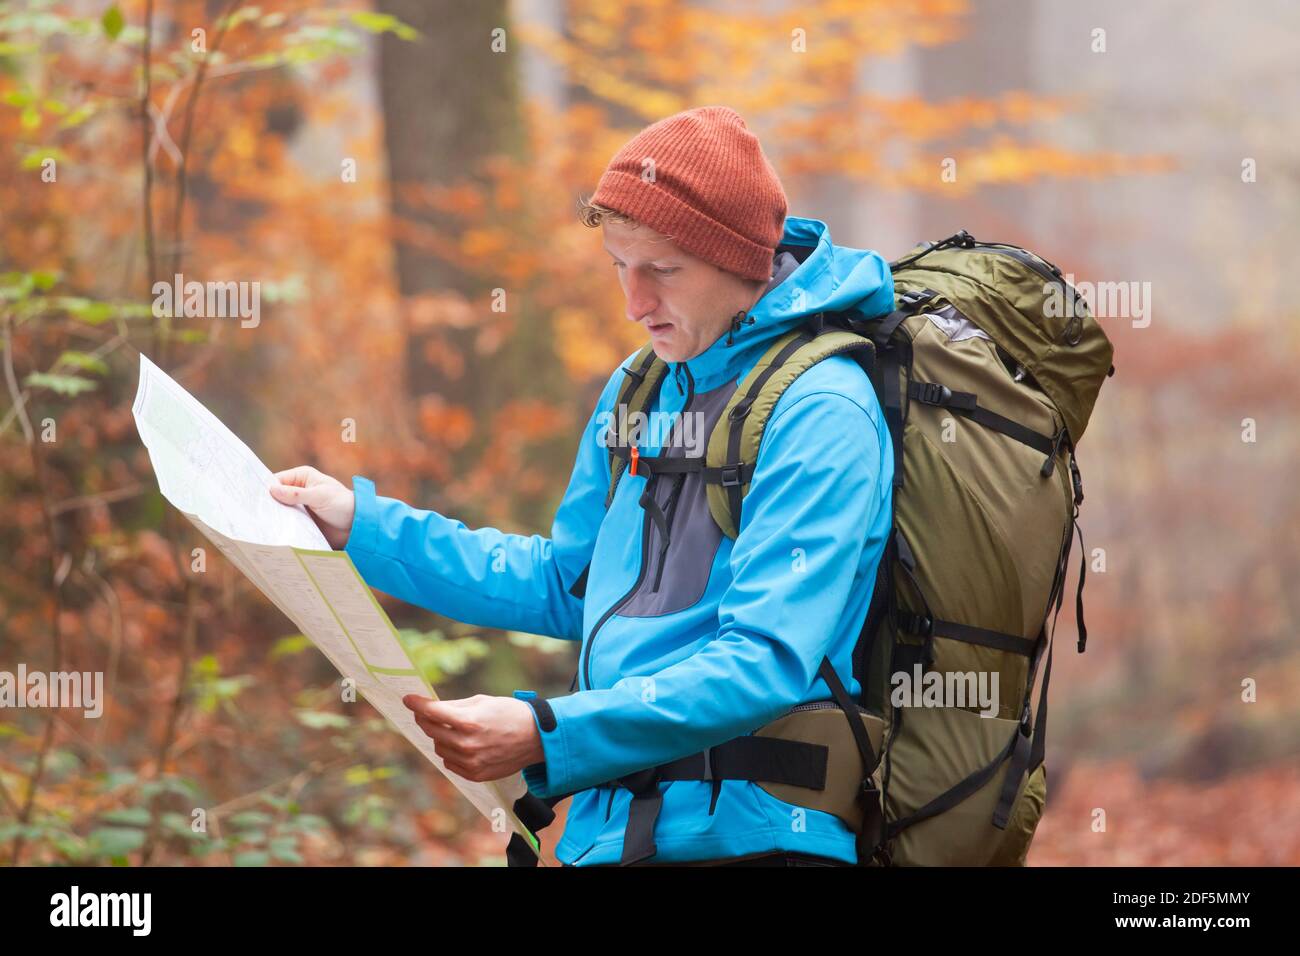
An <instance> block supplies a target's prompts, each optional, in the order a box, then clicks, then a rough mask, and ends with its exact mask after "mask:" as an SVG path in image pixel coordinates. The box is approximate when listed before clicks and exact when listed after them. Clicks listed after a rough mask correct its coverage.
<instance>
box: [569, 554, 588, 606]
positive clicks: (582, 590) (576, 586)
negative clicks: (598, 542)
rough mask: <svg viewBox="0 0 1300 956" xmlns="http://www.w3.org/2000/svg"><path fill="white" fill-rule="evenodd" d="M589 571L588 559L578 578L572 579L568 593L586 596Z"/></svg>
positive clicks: (578, 596) (580, 596)
mask: <svg viewBox="0 0 1300 956" xmlns="http://www.w3.org/2000/svg"><path fill="white" fill-rule="evenodd" d="M590 571H591V562H590V561H588V562H587V566H586V567H585V568H583V569H582V573H581V574H579V575H578V580H576V581H574V582H573V587H571V588H569V593H570V594H572V595H573V596H574V597H576V598H585V597H586V596H587V574H588V573H589V572H590Z"/></svg>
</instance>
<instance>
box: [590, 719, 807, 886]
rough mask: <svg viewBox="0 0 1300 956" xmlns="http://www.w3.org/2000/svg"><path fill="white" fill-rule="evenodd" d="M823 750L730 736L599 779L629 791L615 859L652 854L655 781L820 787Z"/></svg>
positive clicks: (624, 862) (659, 797)
mask: <svg viewBox="0 0 1300 956" xmlns="http://www.w3.org/2000/svg"><path fill="white" fill-rule="evenodd" d="M829 756H830V752H829V750H828V749H827V748H826V747H825V746H822V745H821V744H810V743H805V742H803V741H799V740H782V739H780V738H777V737H755V736H745V737H735V738H733V739H731V740H728V741H726V742H725V743H721V744H718V745H717V746H716V747H710V748H709V749H708V750H706V751H703V752H702V753H697V754H691V755H690V756H688V757H682V758H681V759H679V760H674V761H671V762H670V763H665V764H660V765H659V766H657V767H650V768H648V769H646V770H639V771H637V772H636V773H633V774H628V775H627V776H625V777H620V778H618V779H617V780H611V781H609V782H608V783H607V784H601V786H619V787H623V788H625V789H627V790H630V791H631V792H632V801H631V803H629V805H628V814H627V829H626V830H625V831H624V834H623V855H622V858H621V859H620V860H619V864H620V865H621V866H630V865H632V864H634V863H640V862H642V861H643V860H647V859H649V858H650V857H652V856H654V855H655V853H656V849H655V842H654V829H655V823H656V822H658V820H659V811H660V809H661V808H662V806H663V793H662V792H661V791H660V789H659V784H660V783H662V782H668V781H673V780H707V781H718V780H752V781H756V782H762V783H774V784H787V785H789V786H794V787H807V788H809V789H811V790H823V789H825V787H826V766H827V761H828V759H829Z"/></svg>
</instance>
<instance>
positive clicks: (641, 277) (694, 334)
mask: <svg viewBox="0 0 1300 956" xmlns="http://www.w3.org/2000/svg"><path fill="white" fill-rule="evenodd" d="M601 229H602V230H604V233H605V251H606V252H608V253H609V254H610V256H611V257H613V259H614V268H615V270H616V271H617V272H618V281H619V284H620V285H621V286H622V287H623V298H624V300H625V301H626V303H627V305H626V309H627V317H628V319H629V320H631V321H633V322H638V323H640V324H641V325H643V326H645V328H646V331H647V332H648V333H649V334H650V343H651V345H653V346H654V350H655V353H656V354H657V355H658V356H659V357H660V358H662V359H663V360H664V361H666V362H684V361H686V360H687V359H689V358H694V357H695V356H697V355H699V354H700V353H701V352H703V351H704V350H705V349H707V348H708V347H709V346H710V345H712V344H713V343H714V342H716V341H717V340H718V338H719V337H720V336H722V335H723V334H724V333H725V332H726V331H727V330H728V328H729V326H730V323H731V317H732V316H733V315H735V314H736V313H737V312H738V311H740V310H741V309H748V308H750V306H752V305H753V304H754V303H755V301H757V299H758V296H759V292H760V291H761V289H762V288H763V286H764V285H765V283H762V282H754V281H752V280H749V279H744V278H741V277H740V276H738V275H735V274H734V273H731V272H726V271H724V270H722V269H719V268H718V267H717V266H714V265H711V264H709V263H707V262H705V261H704V260H703V259H698V258H696V257H695V256H693V255H691V254H690V253H688V252H685V251H684V250H682V249H679V248H678V247H677V246H676V245H674V244H673V242H672V241H671V240H670V239H668V238H667V237H666V236H663V235H661V234H660V233H657V232H655V231H654V230H653V229H651V228H650V227H649V226H644V225H640V224H637V223H622V222H604V223H601Z"/></svg>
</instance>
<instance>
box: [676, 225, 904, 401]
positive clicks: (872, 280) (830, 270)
mask: <svg viewBox="0 0 1300 956" xmlns="http://www.w3.org/2000/svg"><path fill="white" fill-rule="evenodd" d="M792 267H793V268H792ZM774 268H775V270H776V274H775V275H774V276H773V282H772V284H770V285H769V287H768V289H767V291H766V292H765V293H764V294H763V296H762V298H760V299H759V300H758V302H757V303H755V305H754V307H753V308H752V309H750V310H749V313H748V317H747V320H746V321H745V322H742V323H741V324H740V325H739V326H738V328H737V329H736V330H735V332H733V333H731V334H730V335H728V334H726V333H724V334H723V335H722V336H721V337H720V338H719V339H718V340H717V341H716V342H714V343H713V344H712V345H710V346H709V347H708V348H707V349H705V350H704V351H703V352H701V353H700V354H699V355H697V356H695V357H694V358H692V359H688V360H687V361H686V362H682V363H676V364H681V365H685V366H686V367H687V369H689V370H690V373H691V376H692V378H693V379H694V381H695V383H696V386H697V387H698V388H701V389H707V388H712V387H714V386H716V385H721V384H722V383H723V382H724V381H727V380H728V379H730V378H733V377H736V376H738V375H740V374H742V373H743V372H744V371H747V370H748V369H749V368H751V367H752V366H753V364H754V362H756V361H757V360H758V358H759V356H761V355H762V353H763V352H764V351H766V350H767V348H768V346H770V345H771V343H772V340H773V339H776V338H778V337H780V336H782V335H784V334H785V333H786V332H789V331H791V330H792V329H794V328H797V327H798V326H800V325H802V324H803V323H804V322H806V321H807V320H808V319H809V317H811V316H813V315H816V314H817V313H818V312H835V311H840V310H843V309H849V308H856V309H858V310H859V311H861V312H863V313H864V314H866V315H879V314H881V313H884V312H889V311H890V310H892V309H893V307H894V281H893V277H892V276H891V275H890V272H889V263H888V262H886V261H885V259H884V258H883V257H882V256H880V254H879V253H876V252H873V251H871V250H870V249H852V248H850V247H848V246H837V245H835V244H834V243H833V242H832V241H831V234H830V230H829V229H828V228H827V227H826V224H825V223H824V222H821V221H820V220H817V219H804V218H801V217H798V216H790V217H787V218H786V220H785V231H784V233H783V235H782V237H781V245H780V246H779V247H778V249H777V255H776V260H775V262H774ZM750 320H752V321H750Z"/></svg>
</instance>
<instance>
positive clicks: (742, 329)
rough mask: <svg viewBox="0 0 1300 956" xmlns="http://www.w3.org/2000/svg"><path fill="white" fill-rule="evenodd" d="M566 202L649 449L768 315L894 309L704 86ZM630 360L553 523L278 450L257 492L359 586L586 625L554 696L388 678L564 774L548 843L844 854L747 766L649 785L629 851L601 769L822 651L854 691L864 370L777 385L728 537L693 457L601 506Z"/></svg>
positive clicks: (707, 401)
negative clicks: (798, 213)
mask: <svg viewBox="0 0 1300 956" xmlns="http://www.w3.org/2000/svg"><path fill="white" fill-rule="evenodd" d="M582 217H583V221H584V222H585V223H586V224H587V225H589V226H593V227H596V226H598V227H599V228H600V229H601V231H602V233H603V236H604V248H605V250H606V252H608V253H609V255H610V257H611V258H612V260H613V266H614V268H615V269H616V271H617V275H618V279H619V282H620V284H621V286H622V288H623V293H624V297H625V299H626V303H627V305H626V312H627V318H628V320H629V321H632V322H637V323H639V324H641V325H642V326H644V327H645V329H646V331H647V333H648V334H649V337H650V342H651V343H652V345H653V347H654V351H655V352H656V353H657V354H658V355H659V357H660V358H662V359H663V360H665V361H666V362H668V363H670V364H669V369H670V374H669V375H668V376H667V377H666V378H665V380H664V382H663V384H662V386H661V387H660V389H659V393H658V396H657V398H656V400H655V402H654V404H653V405H652V407H651V411H652V413H653V412H657V413H660V414H666V415H668V416H669V419H670V420H671V421H673V422H674V425H673V429H672V431H670V432H667V434H666V437H661V442H662V444H661V445H660V447H658V448H656V447H655V442H654V441H653V438H651V439H649V440H647V441H646V443H645V445H644V447H642V448H640V449H639V451H640V452H642V453H643V454H645V455H648V456H649V455H654V454H655V453H656V452H662V453H663V454H665V455H672V454H673V453H674V449H676V450H677V451H678V452H679V453H680V445H681V444H682V442H681V439H683V437H684V436H686V435H687V433H688V432H690V429H689V428H688V427H687V426H688V424H691V423H690V422H688V416H695V421H694V424H695V425H696V428H695V429H694V435H695V436H696V437H697V438H698V436H706V437H707V435H708V434H709V431H710V430H711V428H712V427H713V425H714V423H715V422H716V421H717V420H718V417H719V415H720V414H721V412H722V410H723V407H724V406H725V405H726V402H727V400H728V398H730V397H731V395H732V393H733V391H734V390H735V388H736V385H737V383H738V382H739V381H740V379H741V378H743V376H744V375H745V373H746V372H747V371H749V370H750V369H751V368H752V367H753V366H754V364H755V363H756V362H757V360H758V359H759V357H760V356H762V355H763V353H764V352H765V351H766V350H767V348H768V347H769V346H770V345H771V343H772V342H773V340H774V339H775V338H777V337H778V336H780V335H782V334H784V333H786V332H788V331H790V330H792V329H795V328H798V327H799V326H801V325H803V324H804V323H805V322H807V321H808V319H809V318H811V317H812V316H813V315H815V314H816V313H819V312H832V311H837V310H843V309H848V308H852V307H855V308H858V309H859V310H861V311H862V312H864V313H866V314H868V315H874V314H879V313H882V312H887V311H889V310H890V309H891V308H892V307H893V285H892V282H891V279H890V273H889V269H888V266H887V265H886V264H885V263H884V262H883V261H882V260H881V258H880V257H879V256H878V255H876V254H875V253H873V252H867V251H861V250H856V249H848V248H843V247H837V246H834V245H833V244H832V243H831V239H830V235H829V234H828V232H827V229H826V227H825V225H824V224H823V223H821V222H818V221H817V220H813V219H800V218H789V219H787V218H786V198H785V192H784V190H783V188H782V186H781V183H780V181H779V179H778V178H777V176H776V173H775V172H774V170H773V169H772V167H771V165H770V164H769V163H768V161H767V159H766V157H765V156H764V154H763V152H762V149H761V148H760V146H759V143H758V140H757V139H756V138H755V136H754V135H753V134H752V133H751V132H750V131H749V130H748V129H747V127H746V125H745V122H744V120H742V119H741V117H740V116H739V115H737V114H736V113H735V112H734V111H732V110H730V109H728V108H725V107H719V106H710V107H701V108H698V109H693V110H688V111H686V112H684V113H680V114H678V115H676V116H672V117H669V118H667V119H665V120H661V121H660V122H658V123H655V124H653V125H651V126H649V127H647V128H646V129H644V130H642V131H641V132H640V133H639V134H638V135H637V136H635V137H634V138H633V139H632V140H631V141H630V142H629V143H628V144H627V145H626V146H624V147H623V149H622V150H620V151H619V153H618V154H617V155H616V156H615V157H614V158H613V160H612V161H611V162H610V164H609V166H608V168H607V169H606V170H605V173H604V175H603V176H602V177H601V179H600V182H599V184H598V187H597V190H596V192H595V194H594V195H593V196H592V197H591V199H590V201H587V202H585V203H584V204H583V207H582ZM779 245H780V246H783V248H782V249H781V250H780V251H779V252H778V246H779ZM792 251H793V252H798V253H799V255H795V254H792ZM624 364H625V365H626V364H628V363H624ZM626 378H627V373H625V372H624V370H623V368H622V367H620V368H618V369H615V370H614V373H613V374H612V375H611V377H610V379H609V381H608V383H607V384H606V386H605V388H604V391H603V392H602V394H601V396H600V399H599V401H598V402H597V405H596V407H595V409H594V410H593V412H592V416H591V418H590V420H589V421H588V423H587V425H586V428H585V430H584V432H583V434H582V438H581V441H580V443H579V446H578V454H577V461H576V463H575V465H574V469H573V474H572V477H571V479H570V481H569V486H568V490H567V491H566V493H565V496H564V499H563V501H562V503H561V504H560V507H559V510H558V512H557V514H556V517H555V522H554V526H553V528H552V531H551V536H550V538H544V537H541V536H539V535H533V536H531V537H526V536H521V535H513V534H505V533H502V532H500V531H497V530H495V529H490V528H482V529H478V530H469V529H467V528H466V527H465V526H464V525H463V524H462V523H460V522H458V521H455V520H453V519H451V518H447V517H444V516H442V515H440V514H437V513H434V512H430V511H419V510H415V509H413V508H411V507H409V506H408V505H405V504H403V503H401V502H399V501H395V500H392V499H388V498H382V497H377V496H376V494H375V489H374V486H373V484H372V483H371V482H370V481H368V480H367V479H365V478H362V477H354V479H353V487H352V490H351V491H349V490H348V489H347V488H345V487H344V486H343V485H342V484H340V483H339V482H337V481H335V480H333V479H332V478H329V477H327V476H325V475H322V474H320V473H319V472H317V471H316V470H315V469H312V468H308V467H300V468H294V469H291V470H289V471H286V472H281V473H280V474H279V475H277V476H276V477H277V478H278V479H279V481H280V482H281V484H280V485H278V486H275V487H273V488H272V493H273V494H274V495H275V497H276V498H277V499H278V500H280V501H282V502H285V503H288V504H295V503H299V504H303V505H306V506H307V507H308V508H309V509H311V511H312V512H313V513H314V514H315V516H316V518H317V520H318V522H319V523H320V525H321V527H322V528H323V530H324V531H325V533H326V536H327V537H328V538H329V540H330V543H331V545H333V546H334V547H336V548H341V547H342V548H346V550H347V552H348V554H350V555H351V557H352V559H353V560H354V561H355V563H356V565H357V567H358V569H359V570H360V572H361V574H362V575H363V576H364V577H365V579H366V580H367V581H368V582H369V583H370V584H371V585H373V586H374V587H376V588H379V589H380V590H383V591H385V592H387V593H389V594H392V595H395V596H397V597H399V598H402V599H403V600H406V601H409V602H411V603H413V604H418V605H421V606H423V607H427V608H429V609H431V610H434V611H437V612H438V613H440V614H444V615H447V616H449V617H452V618H454V619H457V620H461V621H465V622H468V623H472V624H476V625H479V626H483V627H493V628H502V629H507V630H517V631H526V632H531V633H536V634H546V635H551V636H554V637H559V638H564V639H567V640H573V641H580V642H581V643H582V646H581V653H580V665H579V671H580V673H579V680H578V684H577V690H576V692H575V693H572V694H569V695H568V696H563V697H557V698H552V699H550V700H540V699H536V698H535V697H534V698H533V699H529V700H526V701H525V700H520V699H514V698H501V697H488V696H483V695H478V696H475V697H471V698H469V699H467V700H458V701H441V702H434V701H431V700H429V699H427V698H420V697H416V696H411V697H408V698H407V699H406V703H407V706H408V707H410V708H411V710H412V711H414V712H415V714H416V719H417V721H418V722H419V725H420V726H421V727H422V728H423V729H424V731H425V732H426V733H427V734H428V735H429V736H430V737H431V738H433V740H434V741H435V742H436V749H437V752H438V753H439V754H440V755H441V756H442V757H443V758H444V760H445V761H446V763H447V766H448V767H449V768H450V769H451V770H453V771H455V772H456V773H458V774H460V775H461V776H463V777H466V778H467V779H470V780H476V781H486V780H494V779H499V778H502V777H506V776H509V775H511V774H513V773H514V772H516V771H519V770H522V771H523V773H524V777H525V780H526V781H527V783H528V786H529V789H530V790H531V791H532V793H534V794H535V795H537V796H539V797H551V798H554V797H558V796H560V795H562V794H567V793H571V792H573V793H574V796H573V798H572V803H571V805H570V808H569V811H568V816H567V822H566V826H565V831H564V837H563V839H562V840H561V841H560V843H559V844H558V846H557V848H556V854H557V856H558V857H559V859H560V860H561V862H563V863H566V864H579V865H596V864H611V863H619V862H623V863H629V862H648V863H680V862H688V861H689V862H697V861H709V862H726V863H736V862H740V863H751V862H761V863H767V862H772V863H775V864H777V865H788V864H796V863H799V862H818V861H820V862H823V863H836V862H838V863H853V862H855V860H856V851H855V846H854V835H853V834H852V833H851V832H850V831H849V828H848V827H847V826H846V825H845V824H844V823H843V822H842V821H841V820H840V819H839V818H838V817H836V816H833V815H831V814H830V813H824V812H821V811H818V810H806V809H803V808H799V807H794V806H792V805H791V804H789V803H786V802H784V801H782V800H779V799H777V798H776V797H774V796H773V795H772V794H770V793H769V792H767V791H766V790H764V789H763V788H762V787H761V786H759V785H758V784H757V783H755V782H753V781H751V780H747V779H739V780H738V779H723V780H717V779H700V780H680V779H679V780H673V781H672V782H659V783H652V784H651V786H650V789H651V790H653V789H654V788H655V787H657V788H658V791H659V794H658V795H654V794H651V795H652V796H655V800H656V802H657V807H658V814H657V818H653V819H652V820H651V824H650V826H651V829H652V831H653V832H652V834H646V833H640V834H639V835H638V837H637V839H638V840H639V841H641V844H643V845H644V846H645V847H646V849H644V850H642V851H640V852H639V853H637V852H633V847H632V844H631V838H630V837H629V838H628V839H627V840H625V830H626V828H627V826H628V823H629V803H630V801H631V800H632V799H633V797H634V796H635V794H634V793H633V792H632V790H630V789H628V788H627V786H626V785H625V784H624V785H619V784H618V783H617V781H619V780H620V779H621V778H626V777H629V776H631V775H635V774H636V773H637V772H638V771H643V770H645V769H646V768H650V767H656V766H658V765H660V764H664V763H666V762H669V761H674V760H677V759H678V758H683V757H686V756H688V755H693V754H699V753H700V752H701V751H705V750H707V749H708V748H711V747H713V746H714V745H718V744H721V743H723V742H724V741H729V740H731V739H732V738H736V737H739V736H741V735H746V734H750V733H752V732H753V731H754V730H755V729H756V728H759V727H761V726H762V725H763V724H765V723H767V722H769V721H772V720H773V719H775V718H778V717H780V716H781V715H783V714H785V713H787V712H788V711H789V710H790V709H791V708H792V707H793V706H795V705H798V704H801V703H807V702H813V701H827V700H829V699H830V698H831V692H830V691H829V690H828V688H827V686H826V683H825V682H824V681H823V680H822V679H821V678H820V677H819V676H818V667H819V664H820V662H821V661H822V659H823V657H827V658H828V659H829V660H830V662H831V665H832V666H833V668H834V670H835V673H836V674H837V675H838V676H839V677H840V679H841V680H842V681H843V682H844V683H845V684H846V685H847V686H848V689H849V692H850V693H854V694H856V693H857V692H858V690H859V688H858V687H857V684H856V683H855V682H853V680H852V666H851V660H850V655H851V653H852V651H853V647H854V644H855V642H856V640H857V637H858V634H859V631H860V629H861V626H862V624H863V621H864V618H865V616H866V612H867V607H868V604H869V603H870V599H871V592H872V585H873V582H874V580H875V575H876V570H877V565H878V564H879V561H880V559H881V555H882V553H883V549H884V544H885V538H886V536H887V534H888V529H889V523H890V491H891V479H892V475H893V454H892V450H891V446H890V442H889V441H888V432H887V429H886V427H885V424H884V422H883V419H882V414H881V410H880V408H879V405H878V404H877V401H876V398H875V394H874V392H873V391H872V388H871V384H870V382H869V380H868V378H867V376H866V374H865V373H864V372H863V370H862V368H861V367H860V366H859V365H858V364H857V363H856V362H855V361H854V360H853V359H852V358H849V357H847V356H844V355H835V356H832V357H830V358H827V359H825V360H823V361H821V362H820V363H818V364H816V365H814V366H812V367H811V368H810V369H809V370H808V371H806V372H804V373H803V374H802V375H800V376H799V377H798V378H797V379H796V380H795V381H794V382H793V384H791V385H790V386H789V388H788V389H787V390H786V391H785V393H784V394H783V395H782V396H781V398H780V399H779V401H777V403H776V406H775V407H774V408H773V409H772V412H771V415H770V417H769V419H768V422H767V425H766V428H765V431H764V433H763V439H762V444H761V447H760V449H759V453H758V458H757V461H756V465H755V469H754V472H753V475H752V477H751V481H750V487H749V491H748V494H747V495H746V496H745V498H744V503H743V510H742V512H741V515H742V516H741V519H740V522H739V528H738V534H737V536H736V537H735V538H734V540H733V539H732V538H730V537H728V536H725V535H723V534H722V533H721V531H720V530H719V528H718V526H717V524H715V523H714V521H713V520H712V519H711V517H710V514H709V510H708V506H707V504H706V494H705V488H704V484H703V482H702V479H701V475H700V474H699V473H690V474H685V475H659V474H646V473H644V471H643V472H642V473H640V474H636V473H634V472H633V471H632V469H630V468H629V469H628V471H627V472H625V473H624V474H623V476H622V478H621V481H620V483H619V486H618V490H617V494H616V495H615V496H614V498H613V501H612V502H611V503H610V506H609V508H608V509H606V504H605V500H606V495H607V493H608V490H609V484H610V476H611V470H610V456H609V450H608V449H607V447H606V442H605V437H606V435H607V434H608V430H609V427H610V416H611V413H613V412H614V411H615V405H616V403H617V401H618V399H619V395H620V390H621V388H622V386H623V383H624V382H625V380H626ZM652 512H657V514H652ZM652 517H653V518H654V520H651V519H652ZM580 578H585V582H584V583H585V594H584V596H583V597H582V598H579V597H576V596H575V592H576V593H583V592H582V588H581V586H577V585H578V582H579V579H580ZM643 789H644V788H643ZM651 837H652V839H651ZM641 857H645V859H642V858H641Z"/></svg>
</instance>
